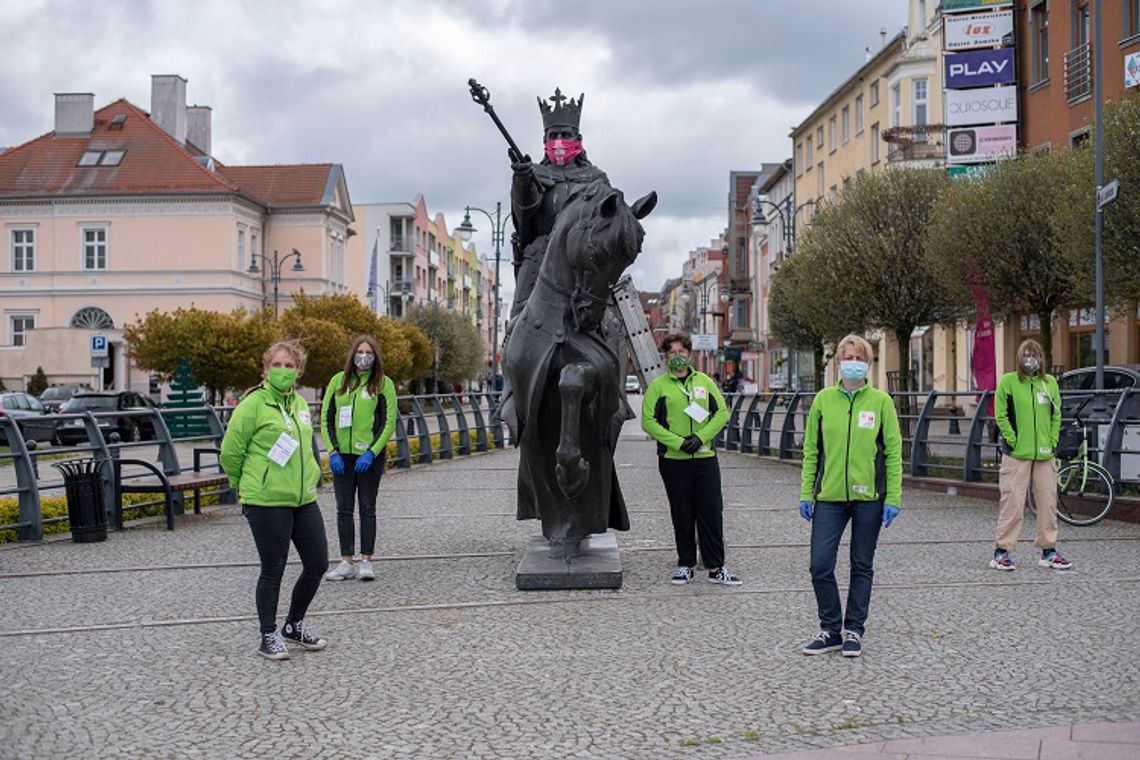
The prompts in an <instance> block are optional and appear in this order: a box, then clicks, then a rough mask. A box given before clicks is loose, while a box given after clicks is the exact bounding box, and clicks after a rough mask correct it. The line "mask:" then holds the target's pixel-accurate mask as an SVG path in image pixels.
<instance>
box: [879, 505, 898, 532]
mask: <svg viewBox="0 0 1140 760" xmlns="http://www.w3.org/2000/svg"><path fill="white" fill-rule="evenodd" d="M898 516H899V508H898V507H896V506H894V505H892V504H884V505H883V527H884V528H889V527H891V523H892V522H894V520H895V518H896V517H898Z"/></svg>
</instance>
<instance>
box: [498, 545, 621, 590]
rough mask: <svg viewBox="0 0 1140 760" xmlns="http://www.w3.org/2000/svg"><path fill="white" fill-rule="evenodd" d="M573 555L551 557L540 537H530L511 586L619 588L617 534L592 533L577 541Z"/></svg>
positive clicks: (534, 587)
mask: <svg viewBox="0 0 1140 760" xmlns="http://www.w3.org/2000/svg"><path fill="white" fill-rule="evenodd" d="M581 547H582V553H581V554H579V555H578V556H577V557H567V558H559V559H555V558H553V557H551V556H550V545H549V544H548V543H547V541H546V539H545V538H543V537H542V536H532V537H531V539H530V542H529V543H528V544H527V547H526V553H525V554H523V558H522V562H520V563H519V569H518V573H517V574H516V575H515V585H516V586H517V587H518V588H519V589H520V590H521V591H544V590H552V589H574V588H621V556H620V555H619V554H618V545H617V536H616V535H614V534H613V533H595V534H593V535H591V536H588V537H587V538H586V539H585V540H583V541H582V544H581Z"/></svg>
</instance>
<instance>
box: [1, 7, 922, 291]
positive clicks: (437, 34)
mask: <svg viewBox="0 0 1140 760" xmlns="http://www.w3.org/2000/svg"><path fill="white" fill-rule="evenodd" d="M906 6H907V2H906V0H867V1H866V2H860V3H847V2H842V3H840V2H834V0H830V1H827V0H799V1H798V2H779V3H777V2H772V1H770V0H764V1H763V2H761V0H752V1H746V0H720V1H719V2H712V1H710V2H701V3H697V2H686V1H684V0H657V1H653V0H622V2H613V0H608V1H603V0H579V1H578V2H574V3H566V2H564V1H560V2H554V1H553V0H499V1H497V2H490V1H488V2H482V3H480V2H473V0H464V1H463V2H460V0H419V1H418V2H411V1H410V0H396V1H395V2H385V3H371V2H363V1H360V2H344V3H338V4H335V5H332V6H330V5H329V4H325V3H312V2H305V1H304V0H296V1H294V2H281V3H278V4H275V5H274V6H267V5H263V4H260V3H230V2H220V1H219V2H210V1H209V0H206V1H204V2H200V3H194V4H173V3H165V2H164V3H157V2H141V1H139V2H127V1H126V0H119V1H118V2H115V1H114V0H105V1H104V2H101V3H98V4H95V5H91V4H87V3H78V2H62V1H61V0H57V1H55V2H40V3H34V2H29V3H18V4H17V3H5V4H2V5H0V27H2V28H8V29H13V28H20V29H21V30H22V33H21V34H19V35H9V36H8V38H7V39H6V41H5V45H4V46H3V47H0V113H3V114H4V118H3V119H2V120H0V146H3V145H14V144H18V143H21V142H24V141H26V140H29V139H32V138H33V137H36V136H38V135H40V134H42V133H43V132H45V131H48V130H50V129H51V120H52V107H53V106H52V93H53V92H63V91H89V92H94V93H95V95H96V98H95V100H96V104H97V105H103V104H105V103H107V102H110V101H111V100H114V99H115V98H117V97H127V98H128V99H129V100H131V101H132V102H134V103H135V104H136V105H139V106H141V107H143V108H149V100H150V79H149V75H150V74H155V73H179V74H182V75H183V76H185V77H187V79H188V80H189V85H188V100H189V101H190V102H191V103H200V104H204V105H210V106H212V107H213V109H214V110H213V118H214V153H215V154H216V155H217V156H218V157H219V158H220V159H221V160H222V161H224V162H226V163H251V164H253V163H293V162H318V161H335V162H339V163H342V164H344V166H345V170H346V172H347V175H348V181H349V191H350V193H351V195H352V199H353V201H354V202H357V203H361V202H378V201H393V200H410V199H411V198H412V197H413V196H414V195H415V194H416V193H423V195H424V197H425V198H426V200H427V202H428V206H429V209H430V211H431V213H432V214H434V213H436V212H437V211H442V212H443V213H444V214H445V215H446V218H447V220H448V223H449V224H450V225H452V226H454V225H455V224H458V222H459V221H460V220H461V218H462V209H463V206H464V205H465V204H468V203H471V204H474V205H479V206H483V207H485V208H493V206H494V203H495V201H496V200H502V201H503V202H506V200H507V191H508V186H509V180H510V170H509V166H508V164H507V159H506V146H505V143H504V142H503V141H502V139H501V138H500V137H499V135H498V133H497V132H496V131H495V129H494V127H493V126H492V125H491V122H490V120H488V119H487V118H486V116H485V115H484V114H483V113H482V111H481V110H480V109H479V107H478V106H476V105H475V104H474V103H472V102H471V101H470V99H469V97H468V94H467V88H466V79H467V78H468V77H469V76H476V77H478V78H479V79H480V80H481V81H482V82H483V83H484V84H486V85H487V86H488V87H490V88H491V90H492V102H493V103H494V105H495V107H496V109H497V111H498V112H499V113H500V115H501V116H502V118H503V120H504V122H506V123H507V125H508V126H509V128H510V129H511V131H512V133H513V134H514V136H515V139H516V140H517V141H518V142H519V143H520V146H521V147H522V148H523V149H524V150H526V151H528V152H530V153H531V154H532V155H533V156H538V155H539V154H540V153H541V145H540V143H539V141H540V138H541V120H540V118H539V114H538V110H537V107H536V104H535V96H537V95H543V96H546V95H549V94H550V93H551V92H552V91H553V89H554V87H555V86H556V85H557V86H560V87H562V89H563V90H564V91H565V92H567V93H572V94H573V95H575V96H576V95H577V94H578V93H579V92H583V91H584V92H585V93H586V105H585V109H584V113H583V120H582V129H583V132H584V135H585V139H586V147H587V149H588V150H589V152H590V157H591V159H592V160H593V161H594V162H595V163H596V164H598V165H599V166H601V167H602V168H603V169H604V170H605V171H606V172H607V173H608V174H609V176H610V179H611V180H612V181H613V182H614V184H615V185H617V186H619V187H621V188H622V189H623V190H625V192H626V194H627V196H629V197H631V198H633V197H637V196H639V195H641V194H643V193H644V192H646V191H648V190H650V189H656V190H657V191H658V193H659V195H660V199H661V201H660V204H659V205H658V207H657V210H656V211H655V212H654V214H653V215H652V216H651V217H649V218H648V219H647V220H646V223H645V226H646V230H647V233H648V235H647V238H646V249H645V253H644V254H643V256H642V257H641V258H640V259H639V260H638V262H637V263H636V264H635V266H634V273H635V279H636V280H637V283H638V285H639V287H642V288H646V289H650V288H657V287H660V285H661V283H662V282H663V281H664V280H665V279H666V278H667V277H669V276H675V275H676V274H677V272H678V271H679V268H680V262H681V261H682V260H683V258H684V256H685V255H686V254H687V252H688V251H689V250H690V249H691V248H694V247H696V246H699V245H705V244H707V242H708V240H709V239H710V238H713V237H715V236H716V235H717V234H718V233H719V232H720V231H721V230H722V229H723V227H724V224H725V208H726V197H727V193H728V173H729V171H731V170H733V169H749V168H754V167H756V166H758V165H759V164H760V163H761V162H762V161H778V160H782V159H784V158H786V157H787V156H788V155H790V152H791V145H790V141H789V140H788V138H787V134H788V130H789V128H790V127H791V126H793V125H794V124H796V123H798V122H799V121H800V120H802V119H803V118H804V117H805V116H806V115H807V114H808V113H809V112H810V111H811V110H812V108H814V106H815V105H816V104H818V102H819V101H820V100H822V98H823V97H825V96H826V95H827V94H828V93H829V92H830V91H831V90H833V89H834V88H835V87H836V86H837V85H839V84H840V83H841V82H842V81H843V80H844V79H846V78H847V77H848V76H850V74H851V73H852V72H853V71H854V70H855V69H856V68H858V66H859V65H861V63H862V61H863V49H864V47H866V46H868V45H870V46H877V45H878V40H879V34H878V32H879V28H880V27H886V28H887V29H888V30H889V31H890V33H891V34H893V33H894V32H895V31H897V30H898V29H899V28H900V27H901V26H902V25H903V24H904V23H905V20H906ZM484 226H485V225H484ZM475 240H476V243H477V245H478V247H479V250H480V252H481V253H485V252H489V251H490V243H489V235H487V234H485V233H484V234H481V235H478V236H476V238H475ZM505 269H509V267H505Z"/></svg>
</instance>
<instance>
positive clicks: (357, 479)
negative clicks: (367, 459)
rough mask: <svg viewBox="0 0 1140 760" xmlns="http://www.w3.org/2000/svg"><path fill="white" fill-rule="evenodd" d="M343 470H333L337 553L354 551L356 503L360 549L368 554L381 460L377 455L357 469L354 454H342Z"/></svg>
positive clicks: (373, 541) (345, 554) (346, 554)
mask: <svg viewBox="0 0 1140 760" xmlns="http://www.w3.org/2000/svg"><path fill="white" fill-rule="evenodd" d="M341 458H342V459H343V460H344V474H343V475H337V474H336V473H333V493H334V494H335V495H336V535H337V538H338V540H339V541H340V556H342V557H351V556H352V555H353V554H355V553H356V526H355V524H354V519H353V518H354V517H355V513H356V504H357V503H359V504H360V553H361V554H363V555H364V556H366V557H371V556H372V554H373V553H374V552H375V550H376V495H377V494H378V493H379V492H380V478H381V477H383V475H384V462H383V461H382V460H380V459H377V460H376V461H375V462H373V463H372V466H371V467H369V468H368V470H367V471H366V472H356V470H354V469H353V467H355V466H356V460H357V458H358V457H357V456H356V455H355V454H341Z"/></svg>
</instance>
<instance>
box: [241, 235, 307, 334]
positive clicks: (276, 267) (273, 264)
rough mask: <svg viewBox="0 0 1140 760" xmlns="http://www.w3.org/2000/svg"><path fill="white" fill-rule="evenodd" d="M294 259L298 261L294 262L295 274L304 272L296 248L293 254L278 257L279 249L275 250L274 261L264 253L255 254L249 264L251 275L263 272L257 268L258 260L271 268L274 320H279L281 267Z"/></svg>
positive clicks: (299, 254)
mask: <svg viewBox="0 0 1140 760" xmlns="http://www.w3.org/2000/svg"><path fill="white" fill-rule="evenodd" d="M292 258H296V259H297V260H296V261H295V262H293V271H294V272H304V271H305V267H304V266H302V265H301V252H300V251H298V250H297V249H296V248H294V249H293V252H292V253H287V254H285V255H284V256H278V255H277V249H276V248H274V249H273V258H272V259H270V258H269V257H268V256H266V255H265V254H264V253H257V252H254V253H253V254H252V257H251V259H250V262H249V273H250V274H259V273H260V272H261V270H260V269H258V267H257V260H258V259H261V260H262V261H264V262H265V265H266V266H267V267H269V278H270V279H271V280H273V318H274V319H276V318H277V300H278V290H279V288H280V285H281V267H282V266H283V265H284V264H285V262H287V261H289V259H292Z"/></svg>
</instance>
